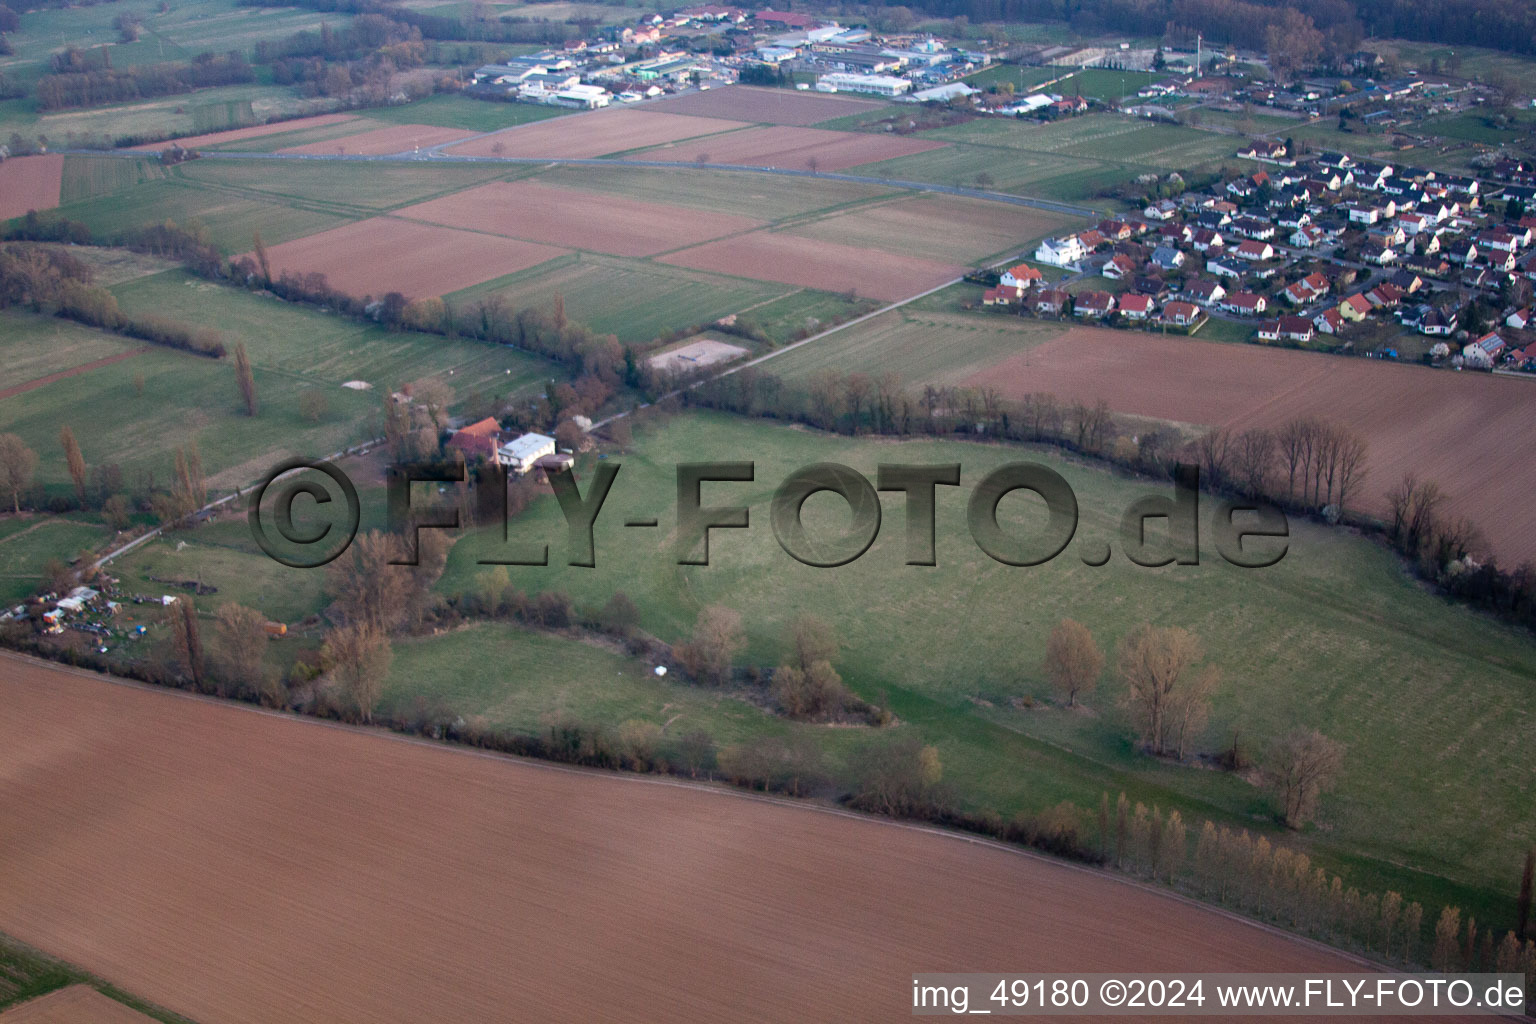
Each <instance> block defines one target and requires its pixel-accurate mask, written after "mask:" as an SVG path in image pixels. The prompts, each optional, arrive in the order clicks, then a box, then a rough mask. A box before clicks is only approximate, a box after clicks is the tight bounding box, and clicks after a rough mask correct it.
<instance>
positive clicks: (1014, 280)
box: [998, 263, 1045, 288]
mask: <svg viewBox="0 0 1536 1024" xmlns="http://www.w3.org/2000/svg"><path fill="white" fill-rule="evenodd" d="M1044 281H1045V275H1044V274H1042V273H1040V271H1038V270H1036V269H1035V268H1034V267H1032V266H1030V265H1029V264H1028V263H1020V264H1019V265H1018V266H1016V267H1011V268H1009V269H1008V270H1005V271H1003V276H1002V278H1001V280H999V282H998V283H999V284H1001V285H1002V286H1003V287H1004V288H1032V287H1034V286H1035V285H1037V284H1042V283H1043V282H1044Z"/></svg>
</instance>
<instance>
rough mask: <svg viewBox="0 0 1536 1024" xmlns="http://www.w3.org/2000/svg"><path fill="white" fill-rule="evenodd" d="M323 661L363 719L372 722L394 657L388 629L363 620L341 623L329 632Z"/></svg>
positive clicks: (321, 650) (321, 653)
mask: <svg viewBox="0 0 1536 1024" xmlns="http://www.w3.org/2000/svg"><path fill="white" fill-rule="evenodd" d="M320 660H321V664H323V665H324V666H325V669H326V671H328V672H330V673H331V675H332V678H334V679H335V680H336V682H337V683H338V684H339V685H340V686H341V689H342V692H343V693H345V694H346V695H347V698H348V699H349V700H350V701H351V702H352V706H353V707H354V708H355V709H356V711H357V713H358V716H359V717H360V718H361V719H362V721H364V722H372V721H373V710H374V708H376V707H377V706H378V703H379V697H380V696H381V695H382V694H383V692H384V677H385V676H387V675H388V674H389V666H390V663H391V662H392V661H393V660H394V653H393V652H392V651H391V650H390V646H389V637H388V636H387V635H386V634H385V632H384V631H383V630H382V629H379V628H377V627H376V626H374V625H372V624H371V623H368V622H362V621H359V622H348V623H346V624H344V625H341V626H337V627H336V628H335V629H332V630H331V631H330V632H329V633H327V634H326V635H325V643H324V644H323V645H322V646H321V648H320Z"/></svg>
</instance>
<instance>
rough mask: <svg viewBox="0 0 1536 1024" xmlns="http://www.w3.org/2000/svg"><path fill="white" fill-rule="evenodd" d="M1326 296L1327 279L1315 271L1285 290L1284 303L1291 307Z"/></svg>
mask: <svg viewBox="0 0 1536 1024" xmlns="http://www.w3.org/2000/svg"><path fill="white" fill-rule="evenodd" d="M1327 294H1328V279H1327V278H1326V277H1324V276H1323V275H1322V274H1320V273H1318V272H1317V271H1315V270H1314V271H1313V272H1312V273H1310V274H1308V275H1307V276H1306V277H1304V278H1302V279H1301V280H1300V281H1296V282H1294V283H1293V284H1291V285H1290V287H1288V288H1286V290H1285V298H1286V301H1287V302H1289V303H1291V305H1293V306H1301V305H1305V304H1306V303H1308V302H1311V301H1312V300H1313V299H1315V298H1317V297H1318V296H1320V295H1327Z"/></svg>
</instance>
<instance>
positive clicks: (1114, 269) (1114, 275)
mask: <svg viewBox="0 0 1536 1024" xmlns="http://www.w3.org/2000/svg"><path fill="white" fill-rule="evenodd" d="M1101 273H1102V274H1103V275H1104V276H1105V277H1107V278H1109V279H1110V280H1112V281H1119V280H1121V279H1123V278H1127V277H1130V276H1131V275H1132V274H1134V273H1136V261H1135V260H1133V259H1131V258H1130V257H1129V256H1127V255H1126V254H1125V253H1123V252H1121V253H1116V254H1115V255H1113V256H1111V257H1110V258H1109V262H1108V263H1105V264H1104V269H1103V271H1101Z"/></svg>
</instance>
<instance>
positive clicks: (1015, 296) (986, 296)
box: [981, 284, 1024, 306]
mask: <svg viewBox="0 0 1536 1024" xmlns="http://www.w3.org/2000/svg"><path fill="white" fill-rule="evenodd" d="M1023 298H1024V289H1023V288H1020V287H1018V286H1017V285H1011V286H1010V285H1006V284H1000V285H998V286H997V287H996V288H988V289H987V290H986V291H984V292H982V293H981V304H982V305H983V306H1007V305H1010V304H1012V303H1015V302H1019V301H1021V300H1022V299H1023Z"/></svg>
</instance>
